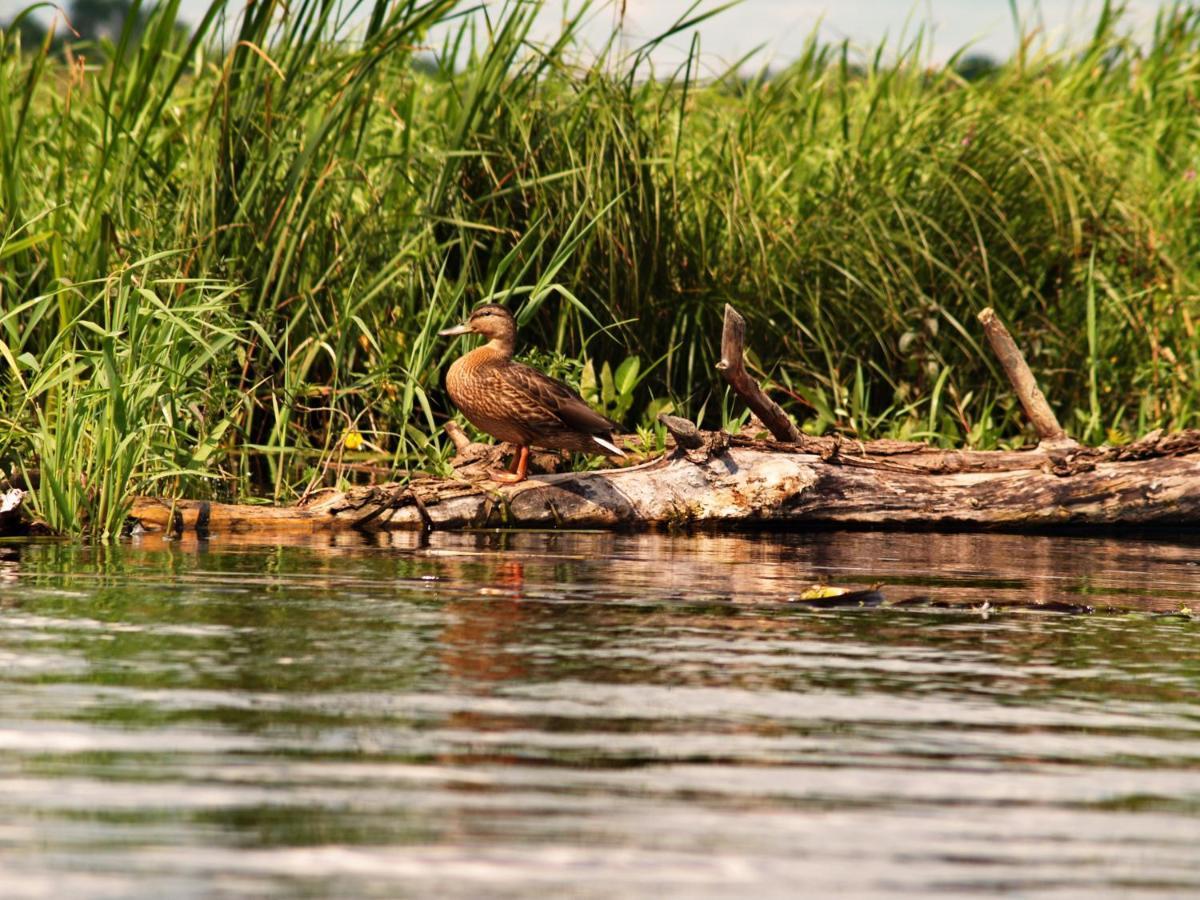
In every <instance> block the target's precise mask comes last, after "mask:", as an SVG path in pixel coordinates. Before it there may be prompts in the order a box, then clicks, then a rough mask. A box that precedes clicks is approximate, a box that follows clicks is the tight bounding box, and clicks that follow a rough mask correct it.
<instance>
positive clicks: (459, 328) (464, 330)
mask: <svg viewBox="0 0 1200 900" xmlns="http://www.w3.org/2000/svg"><path fill="white" fill-rule="evenodd" d="M470 331H471V329H470V328H469V327H468V326H466V325H455V326H454V327H453V328H446V329H443V330H442V331H439V332H438V336H439V337H454V335H456V334H468V333H469V332H470Z"/></svg>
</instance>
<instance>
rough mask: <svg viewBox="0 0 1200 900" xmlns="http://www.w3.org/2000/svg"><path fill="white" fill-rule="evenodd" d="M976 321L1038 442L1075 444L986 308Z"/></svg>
mask: <svg viewBox="0 0 1200 900" xmlns="http://www.w3.org/2000/svg"><path fill="white" fill-rule="evenodd" d="M979 321H980V323H981V324H982V325H983V333H984V334H986V335H987V339H988V343H989V344H991V345H992V351H993V352H994V353H995V354H996V358H997V359H999V360H1000V366H1001V368H1003V369H1004V374H1005V375H1007V376H1008V380H1009V383H1010V384H1012V387H1013V391H1014V392H1015V393H1016V395H1017V399H1018V400H1020V401H1021V408H1022V409H1024V410H1025V415H1026V416H1027V417H1028V418H1029V421H1030V422H1032V423H1033V427H1034V429H1035V430H1036V431H1037V433H1038V438H1039V440H1041V441H1043V442H1046V443H1053V444H1064V443H1071V444H1073V443H1075V442H1074V441H1073V440H1072V439H1071V438H1069V437H1067V433H1066V432H1065V431H1063V427H1062V426H1061V425H1059V424H1058V417H1057V416H1055V415H1054V410H1052V409H1051V408H1050V404H1049V403H1047V402H1046V396H1045V395H1044V394H1043V393H1042V392H1041V390H1039V389H1038V386H1037V380H1036V379H1035V378H1034V377H1033V372H1031V371H1029V365H1028V363H1026V362H1025V356H1024V355H1023V354H1022V353H1021V350H1020V348H1019V347H1018V346H1017V343H1016V341H1014V340H1013V339H1012V335H1011V334H1009V333H1008V329H1007V328H1005V327H1004V323H1003V322H1001V321H1000V320H999V319H998V318H996V313H995V312H994V311H993V310H992V308H991V307H990V306H989V307H988V308H987V309H985V310H982V311H981V312H980V313H979Z"/></svg>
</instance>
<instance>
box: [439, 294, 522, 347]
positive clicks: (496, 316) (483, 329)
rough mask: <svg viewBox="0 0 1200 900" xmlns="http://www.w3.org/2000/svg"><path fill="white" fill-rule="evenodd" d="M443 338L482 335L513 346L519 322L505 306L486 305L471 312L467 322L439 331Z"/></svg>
mask: <svg viewBox="0 0 1200 900" xmlns="http://www.w3.org/2000/svg"><path fill="white" fill-rule="evenodd" d="M438 334H440V335H441V336H442V337H452V336H453V335H456V334H482V335H483V336H484V337H486V338H488V339H489V340H493V341H500V342H501V343H505V344H511V343H512V342H513V341H514V340H515V338H516V336H517V320H516V319H514V318H513V314H512V313H510V312H509V311H508V310H507V309H505V308H504V307H503V306H500V305H499V304H497V303H485V304H483V306H477V307H475V308H474V309H473V310H471V315H469V316H467V321H465V322H463V323H462V324H461V325H455V326H454V327H453V328H447V329H446V330H444V331H439V332H438Z"/></svg>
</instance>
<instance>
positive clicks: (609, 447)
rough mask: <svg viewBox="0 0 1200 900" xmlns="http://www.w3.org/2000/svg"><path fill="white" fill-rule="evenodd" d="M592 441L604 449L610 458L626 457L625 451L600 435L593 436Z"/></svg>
mask: <svg viewBox="0 0 1200 900" xmlns="http://www.w3.org/2000/svg"><path fill="white" fill-rule="evenodd" d="M592 440H593V441H595V442H596V443H597V444H599V445H600V446H601V447H603V448H604V450H605V451H606V452H607V453H608V454H609V455H610V456H620V457H622V458H623V457H624V456H625V451H623V450H622V449H621V448H620V447H618V446H617V445H616V444H614V443H613V442H612V441H609V440H606V439H605V438H602V437H600V435H598V434H593V435H592Z"/></svg>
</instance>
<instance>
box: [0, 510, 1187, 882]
mask: <svg viewBox="0 0 1200 900" xmlns="http://www.w3.org/2000/svg"><path fill="white" fill-rule="evenodd" d="M1198 561H1200V544H1197V543H1196V542H1194V541H1187V540H1183V539H1180V540H1164V539H1162V538H1161V537H1160V538H1159V539H1157V540H1146V539H1135V538H1123V539H1116V538H1107V539H1098V538H1045V537H1043V538H1021V537H1012V536H987V535H971V536H945V535H917V536H912V535H908V536H905V535H895V534H854V533H835V532H829V533H819V534H815V535H786V536H771V537H738V536H678V537H672V536H661V535H660V536H647V535H642V536H637V535H608V534H551V533H539V532H532V533H515V534H511V533H510V534H498V533H478V534H462V535H434V536H432V537H428V538H422V537H420V536H416V535H404V536H398V537H395V538H393V539H386V538H384V539H379V540H378V541H377V542H372V541H364V542H360V539H354V538H339V539H337V540H336V541H333V540H326V541H318V542H313V543H308V544H299V545H291V546H286V545H285V546H270V547H263V546H253V545H241V544H235V543H229V542H220V541H217V540H213V541H211V542H206V543H199V544H198V543H194V542H193V543H179V542H162V541H157V540H149V539H141V541H140V543H137V542H135V543H132V544H129V543H126V544H123V545H121V546H119V547H115V548H88V547H79V546H74V545H68V544H58V543H10V544H0V697H2V699H0V710H2V711H3V715H2V716H0V879H2V881H0V894H2V895H3V896H4V897H6V898H9V897H39V896H44V897H56V898H57V897H67V896H71V897H76V896H88V897H96V896H99V897H106V896H111V897H142V896H156V897H162V896H171V897H215V896H314V897H318V896H354V895H366V896H379V897H392V896H398V895H404V896H411V895H433V894H436V895H440V896H462V897H478V896H481V895H485V894H486V895H488V896H512V897H524V896H547V895H552V896H561V895H569V896H584V897H593V896H594V897H601V896H618V895H620V896H647V895H655V896H658V897H675V896H678V897H697V896H700V897H703V896H714V897H715V896H744V895H755V894H756V895H759V896H785V895H793V896H794V895H796V894H797V893H798V892H800V893H805V894H807V895H809V896H830V895H833V894H835V893H836V894H839V895H843V896H853V897H872V896H878V897H885V896H889V897H890V896H895V895H896V894H898V893H901V892H907V893H910V894H912V895H931V894H943V895H946V896H962V895H970V894H983V895H997V894H1011V895H1014V896H1048V897H1051V896H1052V897H1096V896H1140V895H1147V896H1150V895H1155V896H1180V895H1186V894H1191V893H1194V892H1196V891H1200V652H1198V651H1200V623H1198V622H1197V621H1196V619H1195V618H1194V617H1193V616H1192V614H1191V610H1193V609H1195V610H1197V611H1200V577H1198V576H1200V568H1198V567H1197V562H1198ZM830 583H832V584H836V585H841V586H844V587H846V588H848V589H851V590H854V591H857V592H859V593H856V594H853V595H851V597H850V599H849V600H848V601H841V600H836V599H835V600H822V601H819V602H817V603H808V602H803V601H800V600H798V599H796V598H798V597H801V596H802V595H803V594H804V591H805V590H806V589H807V588H809V587H811V586H812V585H813V584H830ZM1083 610H1091V611H1090V612H1083Z"/></svg>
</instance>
